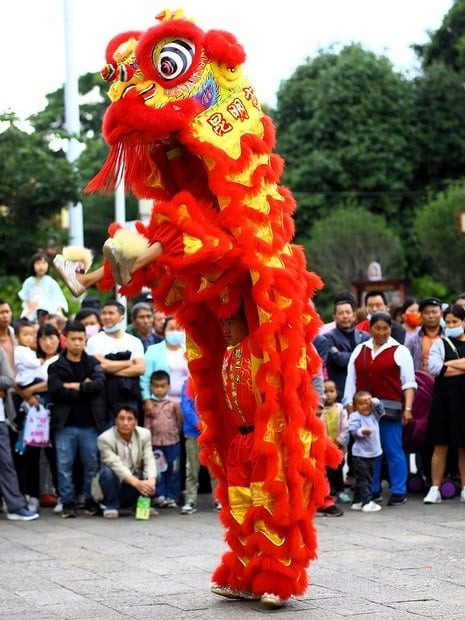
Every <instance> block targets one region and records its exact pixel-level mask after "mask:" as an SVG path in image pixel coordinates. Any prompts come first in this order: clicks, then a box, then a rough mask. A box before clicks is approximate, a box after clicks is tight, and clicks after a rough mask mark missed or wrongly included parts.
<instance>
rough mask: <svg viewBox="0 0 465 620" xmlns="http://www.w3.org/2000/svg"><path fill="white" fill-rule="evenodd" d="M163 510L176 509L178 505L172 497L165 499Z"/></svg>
mask: <svg viewBox="0 0 465 620" xmlns="http://www.w3.org/2000/svg"><path fill="white" fill-rule="evenodd" d="M164 507H165V508H177V507H178V503H177V502H176V500H175V499H173V498H172V497H167V498H166V501H165V506H164Z"/></svg>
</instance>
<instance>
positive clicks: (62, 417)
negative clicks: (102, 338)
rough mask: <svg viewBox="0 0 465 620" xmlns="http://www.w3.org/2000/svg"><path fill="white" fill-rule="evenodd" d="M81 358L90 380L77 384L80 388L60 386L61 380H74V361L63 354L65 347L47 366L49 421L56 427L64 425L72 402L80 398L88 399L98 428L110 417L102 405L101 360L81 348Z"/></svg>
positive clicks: (100, 428) (103, 402)
mask: <svg viewBox="0 0 465 620" xmlns="http://www.w3.org/2000/svg"><path fill="white" fill-rule="evenodd" d="M81 361H82V363H83V364H84V365H85V367H86V376H87V377H88V378H89V379H90V381H83V382H82V383H81V384H80V386H81V387H80V390H79V391H77V390H70V389H68V388H65V387H63V383H74V382H76V381H77V378H76V377H75V376H74V374H73V365H72V364H71V363H70V362H69V361H68V359H67V358H66V351H64V352H63V353H62V354H61V355H60V357H59V358H58V359H57V361H56V362H54V363H53V364H51V365H50V366H49V368H48V392H49V395H50V400H51V405H50V410H51V422H52V426H53V428H55V429H61V428H63V427H64V426H65V425H66V420H67V419H68V415H69V413H70V410H71V405H75V404H77V403H79V402H80V401H81V402H83V401H90V408H91V411H92V415H93V417H94V420H95V426H96V427H97V430H99V431H101V430H103V429H105V428H106V426H107V425H108V422H109V420H108V416H107V412H106V408H105V399H104V390H103V388H104V386H105V373H104V372H103V369H102V367H101V365H100V362H99V361H98V359H97V358H96V357H94V356H93V355H88V354H87V353H85V352H83V353H82V358H81Z"/></svg>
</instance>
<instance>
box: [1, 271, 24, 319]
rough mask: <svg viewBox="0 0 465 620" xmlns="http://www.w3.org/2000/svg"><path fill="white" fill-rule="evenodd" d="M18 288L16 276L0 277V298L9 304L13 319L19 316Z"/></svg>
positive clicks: (19, 286) (19, 281)
mask: <svg viewBox="0 0 465 620" xmlns="http://www.w3.org/2000/svg"><path fill="white" fill-rule="evenodd" d="M20 288H21V280H20V279H19V278H18V277H17V276H0V297H1V298H2V299H6V301H7V302H8V303H9V304H10V306H11V310H12V312H13V317H14V318H15V319H17V318H19V317H20V316H21V300H20V299H19V297H18V291H19V290H20Z"/></svg>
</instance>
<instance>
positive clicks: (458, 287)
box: [414, 181, 465, 293]
mask: <svg viewBox="0 0 465 620" xmlns="http://www.w3.org/2000/svg"><path fill="white" fill-rule="evenodd" d="M464 205H465V184H464V182H463V181H462V182H460V183H459V182H457V183H451V184H450V185H449V187H448V188H447V190H446V191H444V192H442V193H440V194H438V195H437V196H435V197H434V198H432V199H431V200H430V201H429V202H428V203H426V204H425V205H424V207H422V208H421V209H420V210H419V211H418V213H417V216H416V219H415V224H414V226H415V231H416V234H417V237H418V242H419V244H420V246H421V250H422V251H423V253H424V255H425V256H427V257H428V258H429V269H428V272H429V273H430V274H431V276H432V277H433V278H435V279H437V280H439V281H440V282H443V283H444V284H445V285H446V286H447V287H448V288H449V289H451V290H452V291H455V292H457V293H458V292H461V291H463V290H465V272H464V270H463V269H462V267H461V266H462V264H463V262H464V260H465V237H464V236H463V235H461V234H460V233H459V228H458V216H459V213H461V212H462V211H464V210H465V209H464Z"/></svg>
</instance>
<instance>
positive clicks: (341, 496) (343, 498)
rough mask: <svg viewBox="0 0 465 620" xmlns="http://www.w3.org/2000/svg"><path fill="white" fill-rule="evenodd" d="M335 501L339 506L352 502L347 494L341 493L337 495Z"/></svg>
mask: <svg viewBox="0 0 465 620" xmlns="http://www.w3.org/2000/svg"><path fill="white" fill-rule="evenodd" d="M336 501H338V502H339V503H340V504H350V503H351V502H352V498H351V497H350V495H349V494H348V493H344V492H342V493H338V494H337V498H336Z"/></svg>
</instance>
